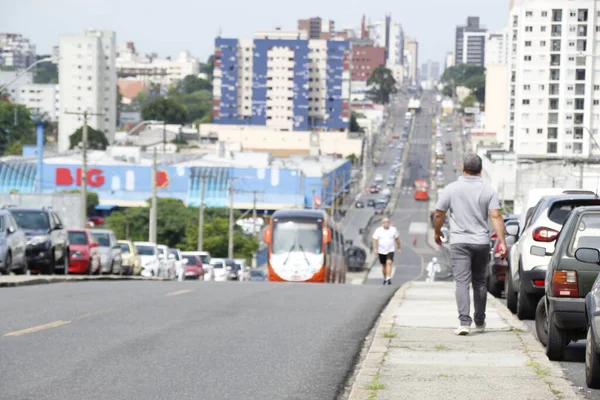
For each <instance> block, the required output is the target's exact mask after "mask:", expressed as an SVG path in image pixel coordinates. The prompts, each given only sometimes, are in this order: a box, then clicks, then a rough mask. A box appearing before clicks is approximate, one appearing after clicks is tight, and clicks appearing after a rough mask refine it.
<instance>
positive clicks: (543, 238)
mask: <svg viewBox="0 0 600 400" xmlns="http://www.w3.org/2000/svg"><path fill="white" fill-rule="evenodd" d="M557 236H558V231H557V230H555V229H550V228H544V227H540V228H537V229H536V230H535V231H533V240H535V241H536V242H552V241H554V239H556V237H557Z"/></svg>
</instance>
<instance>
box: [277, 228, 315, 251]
mask: <svg viewBox="0 0 600 400" xmlns="http://www.w3.org/2000/svg"><path fill="white" fill-rule="evenodd" d="M322 228H323V223H322V222H317V221H277V222H275V223H274V224H273V254H285V253H289V252H290V251H294V250H296V251H303V252H305V253H308V254H321V252H322V250H321V248H322V245H323V230H322Z"/></svg>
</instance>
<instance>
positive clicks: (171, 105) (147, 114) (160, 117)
mask: <svg viewBox="0 0 600 400" xmlns="http://www.w3.org/2000/svg"><path fill="white" fill-rule="evenodd" d="M142 119H144V120H157V121H166V123H168V124H184V123H186V122H187V121H188V111H187V109H186V108H185V107H184V106H183V105H181V104H180V103H179V102H177V101H175V100H174V99H171V98H167V99H165V98H162V97H160V98H156V99H154V100H152V101H151V102H149V103H147V104H146V105H145V106H144V107H143V108H142Z"/></svg>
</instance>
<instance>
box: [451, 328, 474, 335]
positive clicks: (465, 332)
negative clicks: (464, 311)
mask: <svg viewBox="0 0 600 400" xmlns="http://www.w3.org/2000/svg"><path fill="white" fill-rule="evenodd" d="M470 332H471V329H470V328H469V327H468V326H459V327H458V329H456V330H455V331H454V333H456V334H457V335H458V336H467V335H468V334H469V333H470Z"/></svg>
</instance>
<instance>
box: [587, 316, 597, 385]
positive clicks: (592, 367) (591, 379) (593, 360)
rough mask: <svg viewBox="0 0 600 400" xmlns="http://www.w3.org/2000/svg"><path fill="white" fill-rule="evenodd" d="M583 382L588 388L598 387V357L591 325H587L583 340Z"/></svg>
mask: <svg viewBox="0 0 600 400" xmlns="http://www.w3.org/2000/svg"><path fill="white" fill-rule="evenodd" d="M585 383H586V384H587V386H588V387H589V388H590V389H600V357H599V356H598V353H597V352H596V340H595V339H594V332H593V331H592V327H591V326H589V327H588V331H587V337H586V341H585Z"/></svg>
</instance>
